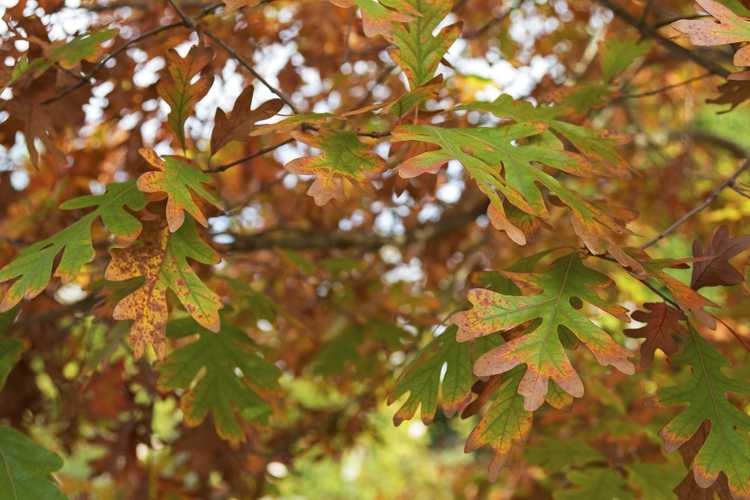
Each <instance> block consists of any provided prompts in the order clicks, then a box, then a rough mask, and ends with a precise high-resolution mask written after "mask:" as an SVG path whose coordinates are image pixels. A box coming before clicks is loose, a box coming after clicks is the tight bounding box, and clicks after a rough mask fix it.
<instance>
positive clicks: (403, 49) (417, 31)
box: [388, 0, 461, 89]
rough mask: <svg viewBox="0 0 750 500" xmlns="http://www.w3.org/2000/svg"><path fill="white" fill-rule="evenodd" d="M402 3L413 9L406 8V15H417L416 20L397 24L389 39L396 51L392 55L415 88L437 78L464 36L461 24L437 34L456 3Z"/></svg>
mask: <svg viewBox="0 0 750 500" xmlns="http://www.w3.org/2000/svg"><path fill="white" fill-rule="evenodd" d="M401 3H403V4H406V5H408V6H409V7H410V8H409V9H408V10H406V9H403V6H402V7H401V9H403V10H402V12H404V11H405V12H407V13H409V14H411V13H413V17H412V19H411V20H410V21H408V22H405V23H394V24H393V26H392V28H391V30H390V34H389V36H388V37H389V39H390V40H391V41H392V42H393V44H394V45H395V48H393V49H392V50H391V51H390V55H391V58H392V59H393V60H394V61H395V62H396V64H398V65H399V66H401V68H402V69H403V70H404V73H406V76H407V78H408V79H409V85H410V87H411V88H412V89H415V88H417V87H419V86H421V85H424V84H425V83H427V82H429V81H430V80H432V77H433V76H435V70H437V67H438V64H439V63H440V60H441V59H442V58H443V56H444V55H445V53H446V52H447V51H448V49H449V48H450V47H451V45H453V42H455V41H456V39H457V38H458V37H459V35H460V34H461V25H460V24H459V23H456V24H453V25H451V26H447V27H445V28H443V29H441V30H440V32H439V33H437V34H433V32H434V31H435V29H436V28H437V27H438V25H439V24H440V23H441V22H442V21H443V19H445V16H447V15H448V14H449V13H450V11H451V8H452V7H453V0H404V1H403V2H401Z"/></svg>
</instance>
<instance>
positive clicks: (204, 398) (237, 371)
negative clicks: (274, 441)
mask: <svg viewBox="0 0 750 500" xmlns="http://www.w3.org/2000/svg"><path fill="white" fill-rule="evenodd" d="M194 334H198V339H197V340H195V341H194V342H191V343H189V344H187V345H185V346H183V347H181V348H179V349H177V350H176V351H174V352H172V353H171V354H170V355H169V357H168V358H167V359H166V360H165V361H164V362H163V363H162V364H161V366H160V368H159V381H158V385H159V388H161V389H162V390H174V389H183V390H185V391H188V392H187V393H186V394H184V395H183V396H182V400H181V407H182V411H183V412H184V414H185V420H186V422H187V423H188V424H189V425H191V426H195V425H198V424H200V423H201V422H202V421H203V419H205V418H206V416H207V415H208V413H211V414H212V416H213V421H214V425H215V427H216V432H217V433H218V435H219V436H220V437H221V438H223V439H227V440H229V441H231V442H233V443H239V442H242V441H244V440H245V435H244V433H243V431H242V427H241V426H240V422H239V419H238V416H239V417H242V419H244V420H257V419H263V418H264V417H266V416H267V415H268V414H269V413H270V411H271V407H270V405H269V404H268V402H267V399H268V396H269V392H270V391H272V390H275V389H278V382H277V380H278V378H279V375H280V374H281V372H280V370H279V369H278V368H276V366H275V365H274V364H272V363H269V362H268V361H266V360H265V359H263V357H262V356H261V355H260V354H259V352H258V348H257V346H256V345H255V343H254V342H253V341H252V340H251V339H250V337H248V336H247V334H246V333H245V332H243V331H242V330H240V329H239V328H236V327H234V326H232V325H230V324H229V323H228V322H227V321H222V327H221V329H220V330H219V331H218V332H216V333H215V332H213V331H209V330H206V329H205V328H203V327H202V326H200V325H198V324H196V322H195V321H193V320H192V319H191V318H182V319H179V320H175V321H173V322H172V323H170V325H169V328H168V335H169V336H170V337H182V336H185V335H194Z"/></svg>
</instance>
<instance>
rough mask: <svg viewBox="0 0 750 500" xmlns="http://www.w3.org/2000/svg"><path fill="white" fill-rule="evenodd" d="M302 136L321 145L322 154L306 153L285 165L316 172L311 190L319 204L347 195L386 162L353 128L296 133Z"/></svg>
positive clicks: (380, 168) (314, 143) (301, 172)
mask: <svg viewBox="0 0 750 500" xmlns="http://www.w3.org/2000/svg"><path fill="white" fill-rule="evenodd" d="M293 135H294V136H295V137H296V138H297V139H298V140H300V141H302V142H305V143H306V144H309V145H310V146H313V147H316V148H319V149H320V150H321V154H320V155H319V156H305V157H302V158H297V159H296V160H292V161H290V162H289V163H287V164H286V165H284V168H286V169H287V170H289V171H290V172H293V173H295V174H302V175H314V176H315V177H316V178H315V182H313V183H312V185H310V188H309V189H308V190H307V194H309V195H310V196H312V197H313V199H314V200H315V204H316V205H319V206H323V205H325V204H326V203H328V202H329V201H331V200H333V199H344V198H346V197H347V196H349V195H350V194H351V192H352V191H353V190H354V187H355V185H357V184H361V183H363V182H364V181H366V180H367V178H368V177H369V176H371V175H373V174H375V173H377V172H379V171H380V170H382V169H383V168H384V166H385V163H384V162H383V160H382V159H381V158H380V157H379V156H377V155H376V154H374V153H372V152H370V151H369V148H368V146H367V145H365V144H363V143H362V142H361V141H360V140H359V138H358V137H357V134H356V133H355V132H351V131H325V132H322V133H321V134H320V135H319V136H318V137H314V136H311V135H309V134H293Z"/></svg>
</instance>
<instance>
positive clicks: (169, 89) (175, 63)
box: [157, 46, 214, 149]
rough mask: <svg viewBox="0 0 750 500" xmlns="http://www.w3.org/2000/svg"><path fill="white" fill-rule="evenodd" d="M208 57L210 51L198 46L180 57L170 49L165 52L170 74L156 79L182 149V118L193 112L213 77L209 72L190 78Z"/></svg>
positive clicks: (185, 142)
mask: <svg viewBox="0 0 750 500" xmlns="http://www.w3.org/2000/svg"><path fill="white" fill-rule="evenodd" d="M212 58H213V51H212V50H211V49H209V48H206V47H201V46H195V47H193V48H191V49H190V52H188V54H187V56H185V57H184V58H182V57H180V55H179V54H178V53H177V51H176V50H174V49H172V50H170V51H169V54H168V55H167V69H168V71H169V76H170V78H169V79H165V80H163V81H162V82H161V83H159V86H158V87H157V91H158V92H159V95H160V96H161V98H162V99H164V100H165V101H166V102H167V104H169V108H170V111H169V115H168V116H167V123H169V127H170V128H171V129H172V132H173V133H174V135H175V137H176V138H177V140H178V141H179V143H180V146H181V147H182V149H186V148H187V141H186V137H185V121H186V120H187V119H188V117H189V116H190V115H191V114H193V110H194V108H195V104H196V103H197V102H198V101H200V100H201V99H202V98H203V97H204V96H205V95H206V94H207V93H208V90H209V89H210V88H211V85H212V84H213V81H214V77H213V75H211V76H201V77H200V78H198V80H197V81H196V82H193V79H194V77H195V76H196V75H199V74H200V73H201V72H202V71H203V69H204V68H205V67H206V66H207V65H208V63H210V62H211V59H212Z"/></svg>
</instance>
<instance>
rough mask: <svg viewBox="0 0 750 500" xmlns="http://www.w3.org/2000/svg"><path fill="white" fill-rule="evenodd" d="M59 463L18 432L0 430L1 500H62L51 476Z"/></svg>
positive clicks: (55, 456) (54, 455) (53, 454)
mask: <svg viewBox="0 0 750 500" xmlns="http://www.w3.org/2000/svg"><path fill="white" fill-rule="evenodd" d="M62 466H63V461H62V459H61V458H60V457H59V456H58V455H57V454H55V453H52V452H51V451H49V450H46V449H44V448H42V447H41V446H39V445H38V444H36V443H35V442H34V441H32V440H31V439H29V438H28V437H26V436H24V435H23V434H21V433H20V432H18V431H17V430H15V429H13V428H11V427H7V426H0V497H2V498H3V499H4V500H32V499H34V500H36V499H40V500H41V499H44V500H64V499H66V498H67V497H66V496H65V495H64V494H63V492H62V491H60V489H59V488H58V486H57V484H55V482H54V480H53V479H52V477H51V474H52V473H53V472H55V471H57V470H59V469H60V468H61V467H62Z"/></svg>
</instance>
